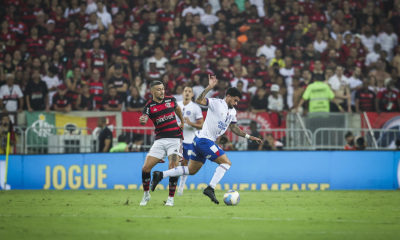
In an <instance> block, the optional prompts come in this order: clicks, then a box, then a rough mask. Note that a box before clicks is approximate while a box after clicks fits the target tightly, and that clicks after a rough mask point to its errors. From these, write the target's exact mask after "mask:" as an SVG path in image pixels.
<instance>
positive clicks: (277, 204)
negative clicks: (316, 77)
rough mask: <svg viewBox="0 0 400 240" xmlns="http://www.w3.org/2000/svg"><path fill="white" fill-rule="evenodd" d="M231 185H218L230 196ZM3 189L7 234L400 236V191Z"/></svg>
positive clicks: (3, 233) (0, 234) (2, 225)
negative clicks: (232, 200) (171, 198)
mask: <svg viewBox="0 0 400 240" xmlns="http://www.w3.org/2000/svg"><path fill="white" fill-rule="evenodd" d="M223 193H224V192H223V191H216V195H217V197H218V198H219V200H220V201H221V202H222V196H223ZM142 195H143V192H142V191H139V190H94V191H91V190H90V191H89V190H76V191H48V190H47V191H46V190H33V191H28V190H12V191H0V239H2V240H6V239H134V240H136V239H138V240H139V239H140V240H141V239H143V240H147V239H150V240H152V239H163V240H164V239H165V240H171V239H187V240H191V239H204V240H205V239H206V240H209V239H340V240H343V239H352V240H354V239H363V240H364V239H386V240H387V239H400V191H315V192H314V191H287V192H284V191H241V192H240V196H241V202H240V203H239V205H237V206H225V204H224V203H221V204H220V205H215V204H214V203H212V202H211V201H210V200H209V199H208V198H207V197H205V196H203V194H202V192H201V191H199V190H187V191H185V192H184V195H183V196H176V197H175V206H174V207H166V206H163V200H166V198H167V195H168V192H167V191H165V190H156V191H155V192H153V193H152V199H151V201H150V202H149V204H148V205H147V206H146V207H139V202H140V200H141V198H142Z"/></svg>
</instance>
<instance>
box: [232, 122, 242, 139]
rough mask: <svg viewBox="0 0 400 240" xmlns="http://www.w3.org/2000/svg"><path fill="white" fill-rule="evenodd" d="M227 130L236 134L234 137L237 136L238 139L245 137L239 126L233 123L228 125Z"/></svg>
mask: <svg viewBox="0 0 400 240" xmlns="http://www.w3.org/2000/svg"><path fill="white" fill-rule="evenodd" d="M229 129H231V131H232V132H233V133H234V134H236V135H238V136H240V137H245V136H246V133H245V132H243V131H242V129H240V128H239V126H238V125H237V124H235V123H231V124H230V125H229Z"/></svg>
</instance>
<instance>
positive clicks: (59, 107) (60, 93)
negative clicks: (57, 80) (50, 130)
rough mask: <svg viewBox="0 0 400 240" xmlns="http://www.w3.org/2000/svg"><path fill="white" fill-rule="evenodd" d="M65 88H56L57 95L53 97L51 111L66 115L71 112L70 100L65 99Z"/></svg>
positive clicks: (60, 86)
mask: <svg viewBox="0 0 400 240" xmlns="http://www.w3.org/2000/svg"><path fill="white" fill-rule="evenodd" d="M67 91H68V89H67V86H66V85H65V84H61V85H59V86H58V90H57V93H56V94H55V95H54V96H53V110H54V111H57V112H63V113H67V112H70V111H71V100H70V99H69V98H68V97H67V95H66V94H67Z"/></svg>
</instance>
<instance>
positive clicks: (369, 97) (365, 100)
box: [355, 78, 376, 113]
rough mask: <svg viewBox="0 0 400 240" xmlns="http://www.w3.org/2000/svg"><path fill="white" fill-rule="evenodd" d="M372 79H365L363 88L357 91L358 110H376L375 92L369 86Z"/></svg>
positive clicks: (358, 111) (356, 104)
mask: <svg viewBox="0 0 400 240" xmlns="http://www.w3.org/2000/svg"><path fill="white" fill-rule="evenodd" d="M369 84H370V79H369V78H367V79H364V81H363V85H362V88H361V89H359V90H357V91H356V96H355V101H356V102H355V107H356V112H357V113H361V112H374V111H375V97H376V95H375V93H374V92H373V91H371V90H370V89H369V88H368V86H369Z"/></svg>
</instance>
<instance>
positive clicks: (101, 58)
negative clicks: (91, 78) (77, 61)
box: [86, 38, 108, 77]
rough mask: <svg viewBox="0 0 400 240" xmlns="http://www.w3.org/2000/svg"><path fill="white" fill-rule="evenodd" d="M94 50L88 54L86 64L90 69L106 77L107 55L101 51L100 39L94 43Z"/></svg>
mask: <svg viewBox="0 0 400 240" xmlns="http://www.w3.org/2000/svg"><path fill="white" fill-rule="evenodd" d="M92 44H93V48H92V49H90V50H89V51H88V52H87V53H86V62H87V64H88V66H89V68H90V69H98V70H99V71H100V73H101V75H102V76H103V77H104V76H106V75H107V73H106V70H107V69H108V60H107V54H106V52H105V51H104V50H103V49H100V39H98V38H96V39H94V40H93V42H92Z"/></svg>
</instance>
